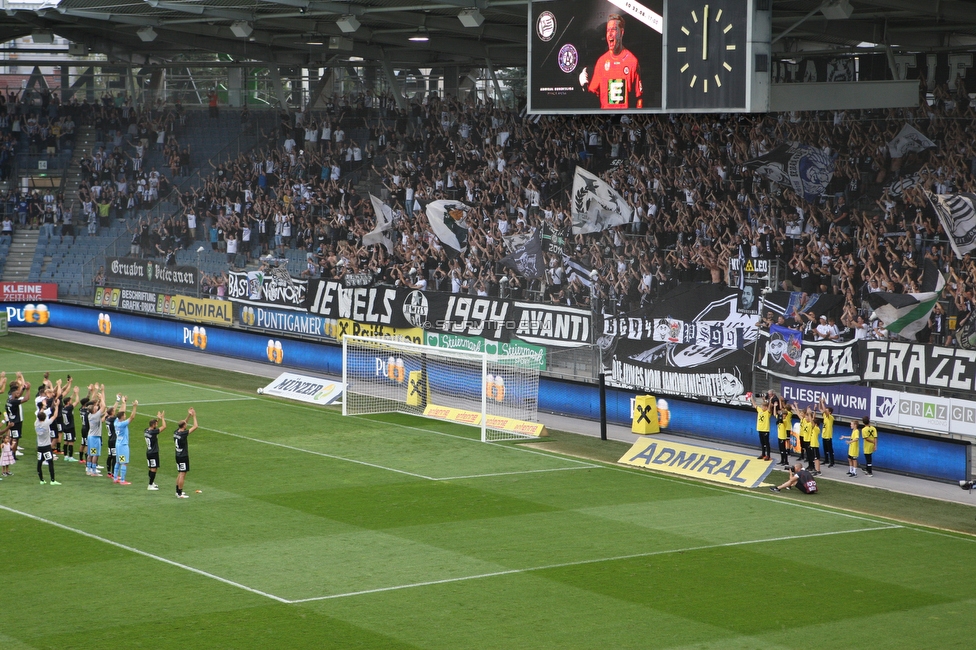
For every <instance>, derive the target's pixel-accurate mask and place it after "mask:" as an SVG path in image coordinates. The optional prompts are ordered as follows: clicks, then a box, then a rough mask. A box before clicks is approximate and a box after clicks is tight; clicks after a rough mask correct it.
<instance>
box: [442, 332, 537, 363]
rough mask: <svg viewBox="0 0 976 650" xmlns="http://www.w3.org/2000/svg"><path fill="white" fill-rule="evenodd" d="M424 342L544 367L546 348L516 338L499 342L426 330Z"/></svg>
mask: <svg viewBox="0 0 976 650" xmlns="http://www.w3.org/2000/svg"><path fill="white" fill-rule="evenodd" d="M424 343H425V344H426V345H430V346H433V347H435V348H446V349H448V350H469V351H471V352H487V353H488V354H496V355H498V356H502V357H517V358H518V359H519V360H520V362H521V365H523V366H524V367H526V368H534V369H536V370H545V369H546V349H545V348H544V347H542V346H540V345H532V344H531V343H525V342H523V341H519V340H518V339H512V340H511V341H507V342H506V341H501V342H499V341H488V340H486V339H483V338H474V337H471V336H458V335H457V334H441V333H439V332H426V336H425V337H424Z"/></svg>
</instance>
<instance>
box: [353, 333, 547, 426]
mask: <svg viewBox="0 0 976 650" xmlns="http://www.w3.org/2000/svg"><path fill="white" fill-rule="evenodd" d="M360 342H361V343H363V344H365V345H364V348H368V347H375V348H377V349H380V350H382V354H384V355H388V354H389V353H390V352H392V351H395V350H403V351H405V352H408V353H412V354H415V355H418V356H419V357H421V358H422V359H423V362H422V365H423V367H424V370H423V372H424V373H426V372H427V370H426V365H427V356H428V355H433V356H436V357H440V358H445V357H446V358H448V359H449V358H451V357H453V358H455V359H462V360H464V361H465V362H467V363H468V364H470V365H469V366H468V367H469V368H471V369H473V368H475V367H478V368H480V373H479V374H480V378H481V379H480V383H481V385H480V387H479V393H480V402H479V409H480V415H481V418H480V424H479V425H477V428H478V429H479V430H480V437H481V441H482V442H499V441H502V440H525V439H531V438H534V437H536V436H533V435H529V434H520V433H516V432H514V431H507V430H504V431H503V430H501V429H495V428H493V427H489V426H488V420H489V416H491V415H493V414H492V413H490V412H489V408H488V407H489V401H488V390H487V383H488V379H487V378H488V373H489V372H490V370H492V367H493V365H494V364H497V363H499V362H500V364H502V365H505V366H511V367H516V368H519V369H520V371H522V372H535V375H536V376H535V389H534V394H535V407H534V408H533V409H532V410H531V413H530V415H531V416H532V419H531V420H522V421H523V422H533V423H536V422H537V421H538V390H539V389H538V371H537V370H535V371H532V370H531V369H528V368H526V367H525V366H524V365H521V361H520V359H519V357H513V356H502V355H493V354H490V353H488V352H475V351H471V350H463V349H456V348H440V347H434V346H429V345H422V344H419V343H413V342H409V341H402V340H397V339H388V338H378V337H370V336H352V335H346V336H343V337H342V385H343V391H344V394H343V399H342V415H343V416H349V415H360V414H361V413H350V408H349V406H350V402H351V401H352V400H350V399H349V394H350V379H351V377H350V375H349V363H348V361H349V344H350V343H353V344H355V343H360ZM425 381H426V379H425ZM355 393H356V394H359V395H364V394H366V393H362V392H361V391H356V392H355ZM377 399H387V398H383V397H379V396H377ZM388 401H389V402H391V404H402V405H403V408H399V407H397V406H394V407H393V408H389V409H386V410H382V409H378V410H375V411H372V412H374V413H405V414H408V415H417V416H419V417H426V418H429V419H434V420H438V421H444V420H442V419H440V418H436V417H432V416H429V415H425V414H423V413H417V412H415V411H411V410H408V409H407V408H406V402H400V401H399V400H388ZM422 401H423V403H424V405H425V406H426V405H427V395H426V391H424V394H423V395H422ZM473 405H474V404H472V406H473ZM362 414H365V413H362ZM467 426H470V425H467ZM489 432H492V433H493V434H494V433H495V432H498V433H500V434H501V435H497V436H494V435H489Z"/></svg>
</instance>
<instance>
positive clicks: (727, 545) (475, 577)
mask: <svg viewBox="0 0 976 650" xmlns="http://www.w3.org/2000/svg"><path fill="white" fill-rule="evenodd" d="M896 528H902V526H896V525H892V526H875V527H872V528H856V529H852V530H836V531H832V532H827V533H808V534H806V535H786V536H783V537H766V538H763V539H750V540H745V541H741V542H725V543H722V544H705V545H702V546H688V547H685V548H673V549H667V550H663V551H650V552H647V553H633V554H630V555H618V556H616V557H606V558H598V559H593V560H577V561H576V562H560V563H558V564H547V565H545V566H537V567H528V568H525V569H507V570H505V571H493V572H491V573H481V574H478V575H471V576H461V577H458V578H444V579H443V580H430V581H427V582H414V583H410V584H405V585H394V586H392V587H378V588H376V589H364V590H361V591H350V592H347V593H344V594H332V595H330V596H315V597H312V598H299V599H297V600H289V601H288V603H289V604H290V605H295V604H299V603H310V602H315V601H320V600H334V599H337V598H349V597H350V596H363V595H366V594H378V593H383V592H387V591H399V590H401V589H414V588H417V587H429V586H432V585H443V584H450V583H453V582H467V581H469V580H481V579H483V578H496V577H499V576H507V575H516V574H519V573H533V572H536V571H547V570H550V569H563V568H566V567H574V566H583V565H586V564H599V563H601V562H619V561H622V560H638V559H641V558H646V557H654V556H656V555H673V554H675V553H690V552H693V551H707V550H711V549H716V548H731V547H734V546H747V545H750V544H766V543H769V542H787V541H793V540H797V539H808V538H811V537H828V536H830V535H847V534H850V533H866V532H870V531H875V530H893V529H896Z"/></svg>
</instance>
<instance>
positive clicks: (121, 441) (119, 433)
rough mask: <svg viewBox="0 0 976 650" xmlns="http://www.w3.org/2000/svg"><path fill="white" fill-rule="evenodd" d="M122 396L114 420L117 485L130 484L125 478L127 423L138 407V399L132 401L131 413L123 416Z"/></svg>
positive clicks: (127, 459)
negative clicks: (116, 416)
mask: <svg viewBox="0 0 976 650" xmlns="http://www.w3.org/2000/svg"><path fill="white" fill-rule="evenodd" d="M126 399H127V398H126V397H124V396H123V397H122V407H121V408H120V409H119V413H118V419H116V420H115V456H116V460H115V480H114V481H113V482H114V483H118V484H119V485H131V483H130V482H129V481H127V480H125V472H126V470H127V469H128V468H129V424H130V423H131V422H132V420H133V419H135V417H136V409H138V408H139V400H136V401H134V402H133V403H132V413H131V414H130V415H129V417H128V418H127V417H125V410H126V409H125V400H126Z"/></svg>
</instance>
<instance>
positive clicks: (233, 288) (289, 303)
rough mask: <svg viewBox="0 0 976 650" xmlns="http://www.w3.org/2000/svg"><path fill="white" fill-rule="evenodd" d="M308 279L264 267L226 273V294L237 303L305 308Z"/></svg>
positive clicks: (300, 309)
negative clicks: (269, 270)
mask: <svg viewBox="0 0 976 650" xmlns="http://www.w3.org/2000/svg"><path fill="white" fill-rule="evenodd" d="M307 290H308V280H295V279H293V278H291V277H290V276H288V275H287V274H286V273H265V272H264V271H248V272H236V271H232V272H231V273H228V274H227V298H228V300H231V301H233V302H236V303H243V304H247V305H254V306H266V307H272V306H273V307H278V308H281V309H293V310H296V311H305V293H306V291H307Z"/></svg>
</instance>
